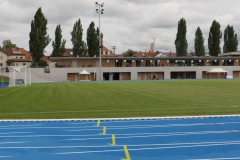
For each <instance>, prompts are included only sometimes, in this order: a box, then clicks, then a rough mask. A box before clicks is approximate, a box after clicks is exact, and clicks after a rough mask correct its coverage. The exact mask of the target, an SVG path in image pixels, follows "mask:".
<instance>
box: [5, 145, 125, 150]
mask: <svg viewBox="0 0 240 160" xmlns="http://www.w3.org/2000/svg"><path fill="white" fill-rule="evenodd" d="M103 147H106V148H113V147H119V146H111V145H105V146H104V145H103V146H37V147H36V146H25V147H0V149H6V150H7V149H66V148H103ZM120 147H122V146H120Z"/></svg>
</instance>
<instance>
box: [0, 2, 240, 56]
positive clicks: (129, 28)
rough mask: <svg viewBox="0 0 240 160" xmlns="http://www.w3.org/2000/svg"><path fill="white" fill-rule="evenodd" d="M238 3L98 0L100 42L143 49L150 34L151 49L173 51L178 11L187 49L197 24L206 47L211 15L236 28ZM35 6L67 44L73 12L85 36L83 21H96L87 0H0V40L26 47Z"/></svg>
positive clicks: (50, 31)
mask: <svg viewBox="0 0 240 160" xmlns="http://www.w3.org/2000/svg"><path fill="white" fill-rule="evenodd" d="M239 6H240V1H238V0H228V1H226V0H211V1H209V0H194V1H189V0H178V1H176V0H104V7H103V8H104V14H103V15H101V31H102V32H103V34H104V39H103V41H104V45H105V46H106V47H107V48H109V49H111V46H117V50H116V53H122V52H124V51H126V50H127V49H133V50H136V51H140V50H141V51H145V50H147V51H148V50H149V46H150V43H152V42H153V39H154V38H155V42H156V45H155V46H156V50H160V51H166V50H167V51H170V50H171V51H172V52H175V45H174V41H175V38H176V33H177V24H178V21H179V20H180V19H181V18H182V17H183V18H185V20H186V22H187V40H188V46H189V47H188V50H189V51H190V50H191V51H194V43H193V40H194V38H195V31H196V29H197V27H198V26H199V27H200V28H201V30H202V32H203V36H204V38H205V48H206V50H207V39H208V33H209V29H210V26H211V24H212V21H213V20H214V19H215V20H217V21H218V22H219V23H220V24H221V30H222V32H224V29H225V28H226V26H227V25H228V24H229V25H233V26H234V28H235V31H236V33H239V34H240V7H239ZM39 7H41V8H42V11H43V14H44V15H45V17H46V18H47V19H48V34H49V35H50V37H51V38H52V39H54V32H55V28H56V26H57V25H58V24H60V25H61V28H62V34H63V38H64V39H66V40H67V43H66V47H68V48H71V47H72V43H71V36H70V32H71V31H72V28H73V25H74V23H75V22H76V21H77V20H78V19H79V18H80V19H81V22H82V26H83V32H84V33H83V40H85V41H86V31H87V28H88V27H89V24H90V23H91V22H92V21H93V22H95V25H96V26H98V24H99V19H98V18H99V17H98V14H97V13H96V12H95V9H96V7H95V1H93V0H88V1H84V0H71V1H67V0H57V1H49V0H41V1H33V0H21V1H19V0H0V21H1V24H0V42H2V41H3V40H6V39H10V40H11V41H12V42H13V43H16V44H17V45H18V46H19V47H23V48H25V49H26V50H29V46H28V41H29V32H30V23H31V21H32V20H33V17H34V15H35V13H36V11H37V9H38V8H39ZM239 34H238V35H239ZM238 37H239V36H238ZM239 39H240V37H239ZM222 45H223V44H222ZM221 47H222V46H221ZM46 51H47V54H48V55H49V54H50V53H51V51H52V46H51V43H50V44H49V45H48V47H47V48H46Z"/></svg>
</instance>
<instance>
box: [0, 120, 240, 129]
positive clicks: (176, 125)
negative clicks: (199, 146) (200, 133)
mask: <svg viewBox="0 0 240 160" xmlns="http://www.w3.org/2000/svg"><path fill="white" fill-rule="evenodd" d="M220 124H224V125H227V124H240V122H221V123H193V124H167V125H129V126H106V127H107V128H108V129H135V128H166V127H188V126H206V125H220ZM40 125H42V124H40ZM72 128H74V129H75V130H66V131H84V130H99V129H98V128H94V126H79V127H76V126H72V127H67V126H66V127H54V126H52V127H41V126H40V127H37V126H27V127H24V126H22V127H13V128H10V127H2V126H1V127H0V129H9V130H10V129H72ZM76 128H80V129H79V130H76ZM91 128H93V129H91Z"/></svg>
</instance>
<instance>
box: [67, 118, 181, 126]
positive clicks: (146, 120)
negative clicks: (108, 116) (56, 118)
mask: <svg viewBox="0 0 240 160" xmlns="http://www.w3.org/2000/svg"><path fill="white" fill-rule="evenodd" d="M176 120H179V119H136V120H133V119H131V120H126V119H123V120H121V119H119V120H102V121H101V124H108V123H110V124H113V123H136V122H156V121H159V122H162V121H176ZM88 123H90V124H97V121H96V120H95V121H92V122H85V123H84V122H83V123H82V122H75V123H74V122H73V123H66V124H71V125H79V124H88Z"/></svg>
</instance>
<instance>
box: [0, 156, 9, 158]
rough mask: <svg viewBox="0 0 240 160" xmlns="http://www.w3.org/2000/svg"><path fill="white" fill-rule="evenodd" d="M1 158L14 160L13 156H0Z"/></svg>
mask: <svg viewBox="0 0 240 160" xmlns="http://www.w3.org/2000/svg"><path fill="white" fill-rule="evenodd" d="M0 158H12V156H0Z"/></svg>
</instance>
